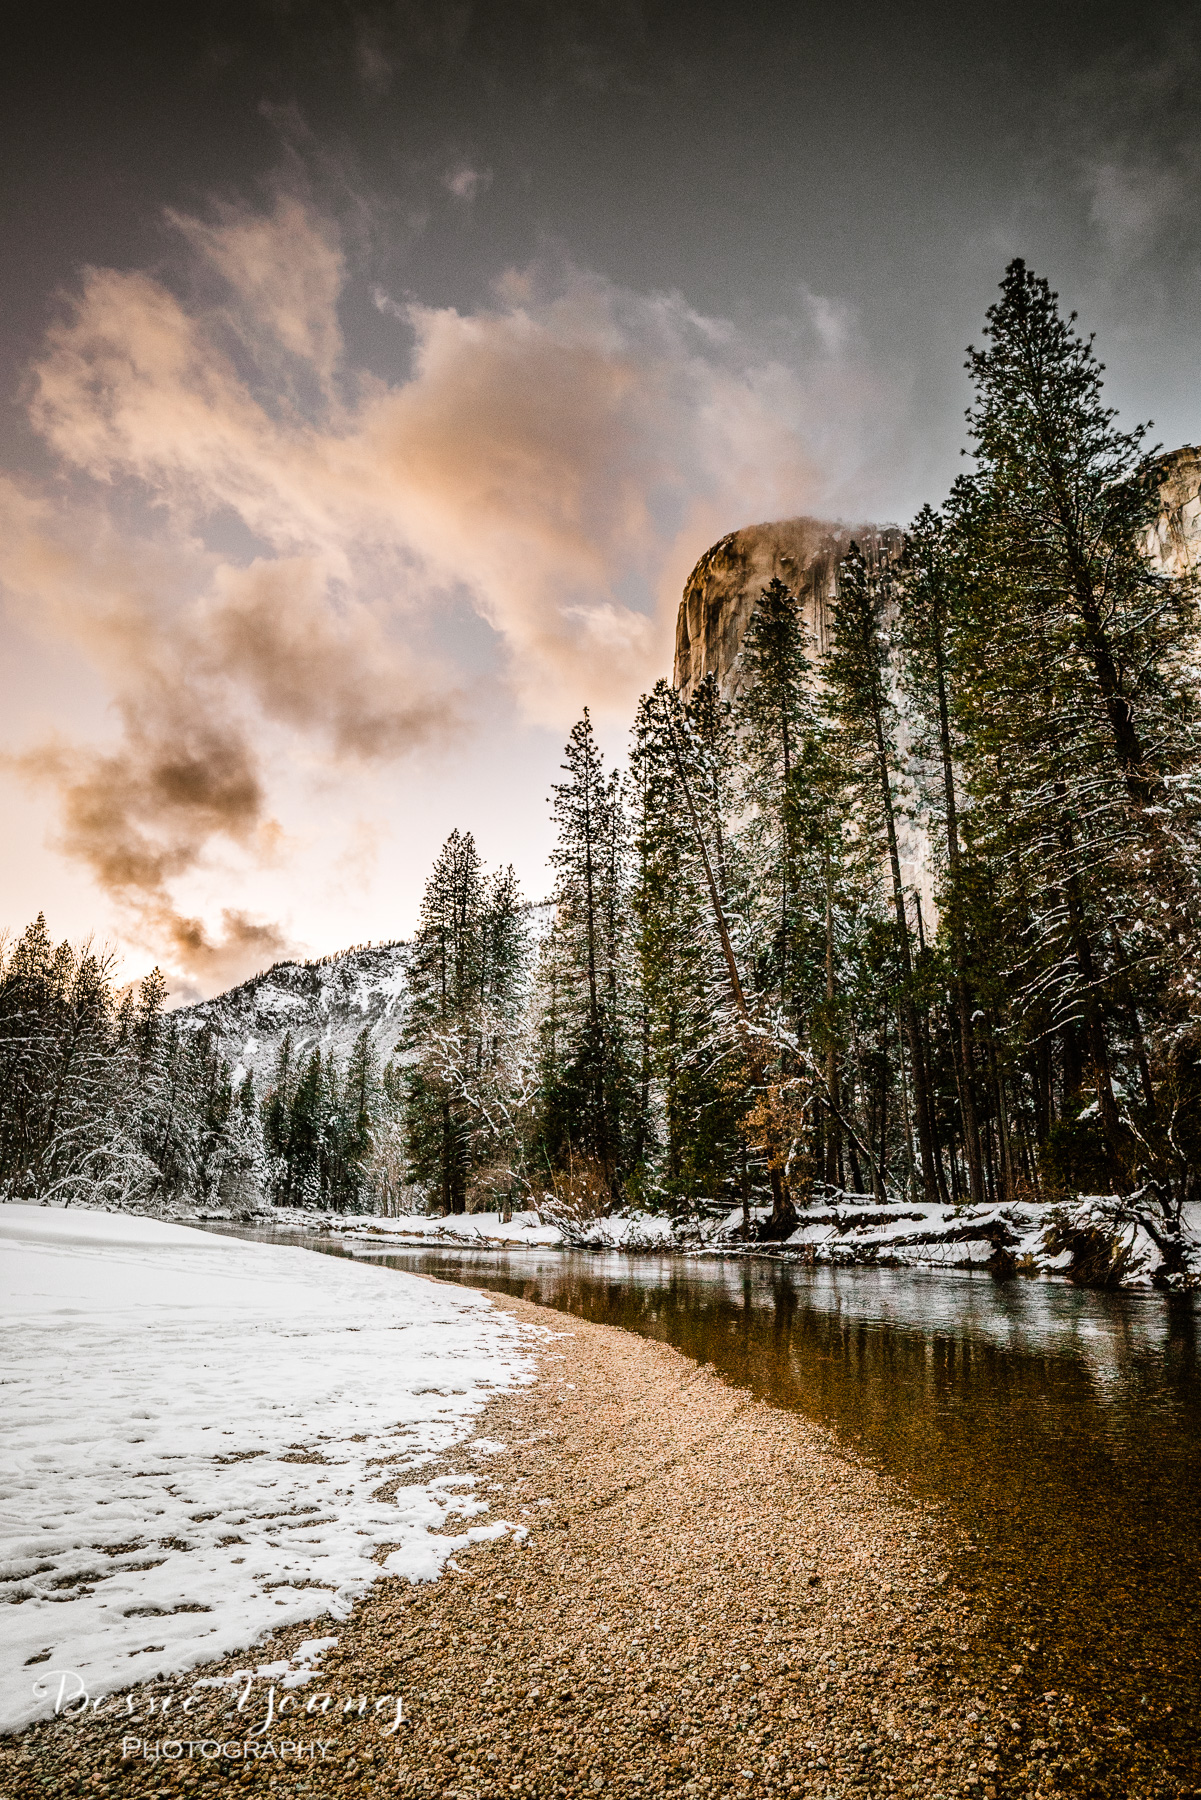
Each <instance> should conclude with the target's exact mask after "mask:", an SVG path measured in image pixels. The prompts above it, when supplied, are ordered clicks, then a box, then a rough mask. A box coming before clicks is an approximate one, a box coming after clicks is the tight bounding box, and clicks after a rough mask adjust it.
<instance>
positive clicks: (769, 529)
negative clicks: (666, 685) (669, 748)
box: [673, 519, 901, 698]
mask: <svg viewBox="0 0 1201 1800" xmlns="http://www.w3.org/2000/svg"><path fill="white" fill-rule="evenodd" d="M900 538H901V534H900V532H899V531H898V530H897V529H896V527H895V526H888V527H883V528H882V527H881V526H879V525H834V524H830V523H828V522H827V521H825V520H822V519H781V520H779V521H778V522H776V523H775V524H767V525H747V526H744V527H743V529H742V530H741V531H732V532H731V533H730V534H729V536H728V537H724V538H722V540H721V542H720V543H717V544H714V546H713V548H712V549H711V550H706V552H705V554H704V555H703V556H702V557H701V559H700V561H699V562H698V563H697V565H696V567H695V569H694V570H693V571H692V574H691V575H690V576H689V577H688V580H687V582H686V584H685V587H684V598H683V600H682V601H681V603H680V613H679V618H678V619H677V621H676V656H675V671H674V675H673V680H674V682H675V685H676V687H678V688H679V690H680V692H681V693H682V694H683V695H684V696H685V698H688V697H689V696H690V695H691V694H692V692H693V690H694V689H695V688H696V687H697V686H699V684H700V683H701V682H702V681H703V680H704V678H705V676H706V675H709V674H714V675H716V676H717V679H718V683H719V685H720V686H721V689H722V692H723V693H725V694H726V695H727V697H730V696H731V693H732V677H733V673H734V664H735V662H736V661H737V658H738V652H739V650H740V649H741V647H742V639H743V636H744V634H745V632H746V628H747V626H748V625H749V624H750V620H751V614H752V613H753V612H754V610H755V606H756V603H757V601H758V599H759V595H760V593H761V592H762V590H763V589H764V588H765V587H766V586H767V584H768V582H769V581H771V580H772V579H773V577H774V576H777V575H778V576H779V578H780V580H781V581H783V582H786V583H787V585H788V586H789V587H790V588H791V589H792V591H793V593H794V594H796V595H797V596H798V597H799V599H800V601H801V604H802V607H803V609H804V613H805V618H806V620H807V622H808V624H809V628H810V630H811V631H812V633H813V637H814V642H815V645H816V648H817V650H818V652H819V653H820V652H822V651H824V650H825V648H826V635H827V617H826V615H827V607H828V604H829V602H830V601H831V600H832V599H833V597H834V593H835V577H836V574H837V570H838V565H839V563H841V562H842V560H843V558H844V557H845V556H846V554H847V551H848V550H849V549H850V547H851V544H852V543H859V544H862V545H863V546H864V547H865V548H866V547H867V545H868V544H880V545H883V546H885V547H888V548H893V547H896V546H899V544H900Z"/></svg>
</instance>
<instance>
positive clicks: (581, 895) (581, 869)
mask: <svg viewBox="0 0 1201 1800" xmlns="http://www.w3.org/2000/svg"><path fill="white" fill-rule="evenodd" d="M564 757H565V760H564V763H563V770H564V773H565V774H566V776H567V780H566V781H563V782H558V783H556V784H555V786H554V789H553V800H552V806H553V812H554V818H555V823H556V825H557V828H558V831H557V837H556V842H555V847H554V849H553V850H552V852H551V864H552V866H553V868H554V870H555V893H554V902H555V918H554V924H553V926H552V928H551V930H550V932H549V933H548V935H547V938H546V940H545V942H544V944H543V947H542V966H541V969H540V971H539V988H540V992H541V995H542V1017H541V1023H540V1026H539V1032H538V1036H539V1068H540V1081H541V1090H542V1091H541V1096H540V1109H539V1110H540V1120H539V1127H538V1131H537V1139H536V1147H535V1156H536V1160H537V1162H538V1165H539V1166H540V1167H545V1168H546V1169H547V1170H548V1172H549V1173H550V1175H551V1177H552V1179H556V1180H569V1181H570V1180H575V1179H577V1178H578V1179H582V1180H586V1181H590V1182H595V1184H596V1185H597V1187H598V1189H599V1190H603V1191H604V1192H606V1193H607V1194H608V1195H609V1197H610V1199H611V1200H616V1199H617V1198H618V1196H619V1195H620V1193H621V1191H622V1188H623V1185H624V1183H625V1181H626V1179H627V1177H628V1176H629V1174H630V1172H631V1166H632V1165H631V1160H630V1158H631V1145H632V1144H633V1143H634V1142H635V1141H636V1140H637V1138H638V1135H639V1132H638V1127H637V1123H636V1119H637V1103H638V1086H637V1080H636V1073H635V1071H636V1067H637V1065H636V1062H635V1061H634V1055H633V1052H632V1047H631V1030H630V1025H631V1005H630V995H629V990H628V986H627V980H626V976H627V961H626V957H625V955H624V949H625V934H626V907H627V894H626V879H627V870H626V863H627V856H628V846H627V841H626V824H625V813H624V807H623V804H622V796H621V790H620V785H619V784H618V783H617V782H615V781H613V780H611V779H610V778H608V777H607V776H606V774H605V769H604V761H603V758H602V756H601V751H600V746H599V745H598V743H597V741H596V734H595V732H594V730H593V726H592V721H591V718H590V717H589V715H588V712H587V710H586V709H585V712H584V716H583V718H582V719H581V720H580V721H579V723H578V724H577V725H575V726H574V727H573V729H572V732H571V736H570V737H569V739H568V741H567V745H566V748H565V751H564Z"/></svg>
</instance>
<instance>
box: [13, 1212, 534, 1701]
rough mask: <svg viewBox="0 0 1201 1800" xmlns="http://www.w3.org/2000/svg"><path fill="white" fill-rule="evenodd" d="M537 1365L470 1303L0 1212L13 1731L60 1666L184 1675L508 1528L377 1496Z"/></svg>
mask: <svg viewBox="0 0 1201 1800" xmlns="http://www.w3.org/2000/svg"><path fill="white" fill-rule="evenodd" d="M531 1348H532V1339H531V1334H530V1333H529V1332H528V1331H526V1330H523V1328H521V1327H520V1326H518V1325H517V1324H516V1323H515V1322H514V1321H513V1320H511V1319H510V1318H509V1317H508V1316H507V1315H506V1314H505V1313H503V1312H500V1311H498V1310H497V1309H496V1308H495V1307H494V1306H493V1304H492V1302H491V1301H490V1300H488V1299H487V1298H486V1297H485V1296H484V1295H481V1294H475V1293H471V1292H469V1291H467V1290H466V1289H459V1288H448V1287H443V1286H435V1285H433V1284H431V1283H428V1282H425V1281H422V1280H420V1279H419V1278H418V1277H416V1276H410V1275H405V1274H403V1273H398V1272H395V1271H392V1270H381V1269H377V1268H371V1267H364V1266H362V1265H360V1264H358V1263H354V1262H347V1261H344V1260H340V1259H335V1258H332V1257H324V1256H315V1255H314V1254H313V1253H312V1252H311V1251H308V1250H302V1249H294V1248H290V1247H284V1246H279V1245H265V1244H253V1243H243V1242H238V1241H235V1240H232V1239H227V1238H214V1237H212V1236H210V1235H208V1234H206V1233H203V1232H199V1231H194V1230H189V1229H187V1228H186V1227H180V1226H177V1225H171V1224H166V1223H164V1222H162V1221H159V1220H155V1219H147V1218H134V1217H130V1216H128V1215H108V1214H103V1213H95V1212H79V1211H75V1210H72V1211H69V1212H64V1211H56V1210H51V1209H45V1208H38V1207H24V1206H0V1353H2V1358H3V1367H4V1383H3V1386H2V1387H0V1431H2V1433H3V1443H4V1460H3V1473H2V1474H0V1601H8V1602H10V1604H9V1605H7V1606H5V1607H4V1610H3V1615H2V1616H3V1618H4V1620H5V1630H4V1642H5V1651H4V1665H3V1670H2V1672H0V1729H3V1730H14V1729H17V1728H19V1727H20V1726H22V1725H24V1724H26V1723H27V1722H29V1721H30V1720H32V1719H34V1718H36V1717H39V1716H41V1715H43V1714H45V1713H47V1712H48V1711H49V1710H50V1709H51V1706H52V1701H53V1694H54V1692H56V1691H57V1678H56V1679H55V1680H53V1681H49V1680H47V1677H48V1676H49V1673H50V1671H57V1670H67V1669H70V1670H75V1671H77V1672H78V1673H79V1674H80V1675H82V1676H83V1677H85V1679H86V1683H87V1687H88V1690H89V1691H90V1692H91V1693H92V1694H93V1695H97V1694H101V1693H110V1692H112V1691H114V1690H115V1689H118V1688H124V1687H127V1686H129V1685H131V1684H132V1683H134V1682H137V1681H141V1680H145V1679H147V1678H149V1677H151V1676H154V1675H170V1674H178V1673H181V1672H182V1671H184V1670H187V1669H190V1668H194V1667H196V1666H197V1665H198V1664H201V1663H204V1662H208V1661H211V1660H212V1659H214V1658H216V1657H220V1656H224V1655H226V1654H229V1653H230V1652H233V1651H237V1650H241V1649H244V1648H245V1647H247V1646H248V1645H250V1644H251V1643H253V1642H254V1641H255V1639H256V1638H258V1637H259V1636H261V1635H262V1634H263V1633H264V1632H267V1631H270V1630H274V1629H277V1628H279V1627H281V1626H284V1625H289V1624H292V1623H294V1622H295V1621H298V1620H304V1619H310V1618H316V1617H318V1616H320V1615H331V1614H332V1615H333V1617H335V1618H339V1617H342V1616H344V1615H345V1614H346V1612H347V1610H348V1609H349V1607H350V1605H351V1604H352V1602H353V1601H354V1600H355V1599H356V1598H357V1597H358V1596H359V1595H360V1594H362V1593H363V1592H364V1591H365V1589H366V1588H367V1587H368V1585H369V1584H370V1582H371V1581H372V1580H373V1579H375V1578H376V1577H378V1576H379V1575H380V1574H381V1572H383V1571H384V1570H387V1571H388V1572H389V1573H392V1574H398V1575H403V1576H407V1577H408V1578H409V1579H410V1580H414V1581H418V1580H426V1579H432V1578H433V1577H434V1576H436V1575H437V1574H438V1572H439V1571H440V1569H441V1567H442V1565H443V1563H444V1562H445V1561H446V1558H447V1557H448V1556H449V1555H451V1554H452V1553H453V1552H454V1551H455V1549H456V1548H460V1547H462V1545H464V1544H465V1543H466V1542H468V1541H469V1540H470V1539H472V1538H476V1537H480V1536H491V1535H497V1534H499V1533H501V1532H503V1531H505V1530H507V1529H509V1527H508V1526H507V1525H506V1524H505V1522H504V1521H490V1522H487V1523H475V1522H473V1523H470V1524H467V1523H462V1524H461V1527H460V1529H458V1530H457V1531H455V1530H451V1531H450V1532H447V1530H446V1527H447V1523H448V1521H449V1520H452V1519H455V1518H457V1519H458V1520H460V1521H464V1522H465V1521H468V1520H472V1521H476V1520H478V1519H479V1516H480V1515H481V1514H483V1513H485V1512H486V1511H487V1506H486V1503H485V1502H484V1501H483V1500H480V1499H477V1498H474V1497H473V1496H472V1494H471V1491H470V1490H471V1488H472V1486H473V1485H474V1482H475V1477H474V1476H472V1475H462V1476H447V1475H445V1474H443V1475H440V1476H438V1477H435V1478H431V1479H429V1480H426V1481H418V1482H416V1483H415V1484H414V1485H411V1486H404V1487H401V1488H400V1489H399V1492H398V1494H397V1497H396V1499H395V1500H386V1499H383V1498H381V1497H380V1494H379V1490H380V1488H381V1485H382V1484H383V1483H385V1482H387V1481H389V1480H390V1479H392V1478H393V1477H395V1476H396V1475H397V1474H398V1473H400V1472H401V1471H402V1470H413V1469H419V1468H421V1467H422V1465H423V1464H425V1463H429V1462H431V1461H432V1460H433V1459H434V1456H435V1454H436V1453H438V1452H443V1451H445V1450H447V1449H448V1448H449V1447H451V1446H452V1445H455V1444H459V1443H462V1442H463V1441H464V1440H465V1439H466V1438H468V1437H469V1436H470V1435H471V1431H472V1420H473V1417H474V1415H475V1414H476V1413H477V1412H478V1411H479V1409H480V1408H481V1407H482V1406H483V1404H484V1403H485V1401H486V1400H487V1399H488V1398H489V1396H490V1394H491V1392H492V1391H493V1390H495V1389H496V1388H497V1387H506V1386H511V1385H514V1384H516V1383H520V1382H524V1381H527V1380H529V1379H531V1378H532V1371H533V1364H532V1360H531V1356H530V1350H531ZM381 1546H390V1547H392V1548H391V1553H390V1554H389V1555H388V1556H387V1558H386V1560H385V1561H383V1562H382V1563H381V1562H379V1561H376V1560H375V1559H374V1553H375V1552H377V1551H378V1550H379V1549H380V1548H381ZM39 1677H40V1678H41V1683H40V1685H41V1686H42V1687H43V1688H44V1689H49V1692H48V1693H47V1694H46V1697H45V1698H40V1697H39V1696H38V1694H37V1693H35V1686H36V1685H38V1683H39Z"/></svg>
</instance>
